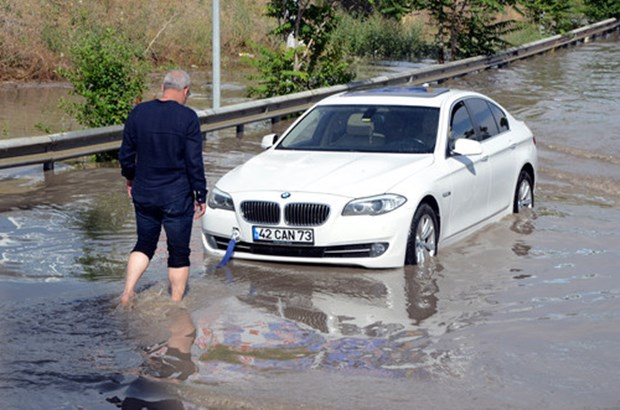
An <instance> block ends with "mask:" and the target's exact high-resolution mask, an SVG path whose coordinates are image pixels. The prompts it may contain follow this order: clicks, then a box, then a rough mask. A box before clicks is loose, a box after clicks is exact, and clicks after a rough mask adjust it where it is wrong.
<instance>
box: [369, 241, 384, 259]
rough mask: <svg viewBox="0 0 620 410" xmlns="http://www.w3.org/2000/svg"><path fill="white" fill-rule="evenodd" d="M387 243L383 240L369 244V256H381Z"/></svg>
mask: <svg viewBox="0 0 620 410" xmlns="http://www.w3.org/2000/svg"><path fill="white" fill-rule="evenodd" d="M387 248H388V244H387V243H384V242H377V243H373V244H372V245H370V254H369V255H368V256H370V257H371V258H376V257H377V256H381V255H383V254H384V253H385V251H387Z"/></svg>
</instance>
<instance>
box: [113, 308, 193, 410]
mask: <svg viewBox="0 0 620 410" xmlns="http://www.w3.org/2000/svg"><path fill="white" fill-rule="evenodd" d="M167 308H168V310H167V312H165V314H163V315H162V316H163V320H162V317H157V315H158V314H159V313H160V310H159V309H157V310H155V312H157V313H154V314H153V315H151V314H150V313H153V312H150V313H149V312H142V315H139V314H138V315H133V316H132V312H129V317H128V319H129V320H130V321H132V320H133V321H135V320H137V319H144V318H145V315H146V316H149V317H150V319H151V320H152V322H151V323H154V324H155V326H156V327H159V328H153V327H150V328H149V329H148V333H149V334H150V335H151V336H152V335H154V334H160V333H167V334H168V336H167V338H166V339H165V340H163V341H161V342H159V343H155V344H153V345H150V346H147V347H143V348H142V349H141V350H142V356H143V362H142V364H141V365H140V366H139V368H138V375H137V377H136V378H135V379H134V380H133V381H131V383H129V384H128V385H127V386H126V388H125V389H124V392H123V393H122V394H121V396H124V398H122V399H121V398H119V396H118V395H116V396H113V397H109V398H107V399H106V400H107V401H108V402H109V403H112V404H114V405H116V406H117V407H119V408H122V409H130V410H131V409H136V410H140V409H170V410H172V409H184V408H185V405H184V404H183V402H182V400H181V399H180V398H179V396H178V394H177V393H176V392H175V391H174V390H173V389H172V388H171V387H172V384H170V383H171V382H183V381H185V380H187V379H188V378H189V377H190V376H192V375H193V374H195V373H196V371H197V367H196V365H195V364H194V362H193V361H192V354H191V348H192V344H193V342H194V340H195V338H196V327H195V325H194V322H193V320H192V317H191V315H190V313H189V312H188V311H187V309H185V308H183V307H181V306H167ZM134 313H135V312H134ZM144 330H146V329H144Z"/></svg>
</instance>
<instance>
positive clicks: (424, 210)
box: [405, 204, 439, 265]
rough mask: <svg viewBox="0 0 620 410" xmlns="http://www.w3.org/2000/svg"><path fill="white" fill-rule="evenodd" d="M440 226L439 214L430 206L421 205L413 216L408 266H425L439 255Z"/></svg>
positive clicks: (407, 256)
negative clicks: (433, 257) (438, 221)
mask: <svg viewBox="0 0 620 410" xmlns="http://www.w3.org/2000/svg"><path fill="white" fill-rule="evenodd" d="M438 239H439V225H438V224H437V214H435V211H434V210H433V208H431V206H430V205H428V204H421V205H420V206H419V207H418V209H417V210H416V211H415V214H414V215H413V222H411V228H410V230H409V238H408V239H407V254H406V256H405V264H406V265H423V264H424V263H425V262H426V261H428V260H429V259H430V258H431V257H432V256H435V255H436V254H437V241H438Z"/></svg>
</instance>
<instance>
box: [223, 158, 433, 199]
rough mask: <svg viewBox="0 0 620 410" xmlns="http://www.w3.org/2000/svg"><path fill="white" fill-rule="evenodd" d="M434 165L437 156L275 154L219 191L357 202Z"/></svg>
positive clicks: (234, 174)
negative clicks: (307, 194) (315, 196)
mask: <svg viewBox="0 0 620 410" xmlns="http://www.w3.org/2000/svg"><path fill="white" fill-rule="evenodd" d="M432 163H433V156H432V155H431V154H418V155H415V154H376V153H372V154H370V153H368V154H366V153H350V152H312V151H285V150H269V151H266V152H263V153H261V154H259V155H257V156H256V157H254V158H252V159H250V160H249V161H247V162H246V163H245V164H243V165H240V166H238V167H237V168H235V169H233V170H232V171H230V172H229V173H227V174H226V175H225V176H224V177H222V179H220V180H219V181H218V183H217V186H218V188H220V189H222V190H223V191H225V192H228V193H230V194H235V193H240V192H249V191H278V192H285V191H288V192H314V193H325V194H332V195H339V196H347V197H352V198H357V197H363V196H370V195H375V194H380V193H385V192H390V189H391V187H393V186H394V185H395V184H397V183H399V182H400V181H402V180H403V179H404V178H405V177H408V176H410V175H412V174H414V173H416V172H419V171H420V170H421V169H424V168H427V167H428V166H430V165H431V164H432Z"/></svg>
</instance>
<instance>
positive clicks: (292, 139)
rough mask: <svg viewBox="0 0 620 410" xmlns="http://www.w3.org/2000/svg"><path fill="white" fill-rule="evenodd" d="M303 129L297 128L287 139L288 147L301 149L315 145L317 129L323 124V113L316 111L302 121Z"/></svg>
mask: <svg viewBox="0 0 620 410" xmlns="http://www.w3.org/2000/svg"><path fill="white" fill-rule="evenodd" d="M302 123H303V124H304V126H303V127H295V128H294V129H293V130H292V131H291V132H290V133H289V134H288V135H287V137H286V140H287V145H288V146H290V147H297V148H301V147H304V146H312V145H314V142H313V140H314V138H315V136H316V134H317V127H318V126H319V124H320V123H321V111H319V110H314V111H312V112H310V113H309V114H308V115H307V116H306V117H304V119H303V120H302Z"/></svg>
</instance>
